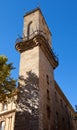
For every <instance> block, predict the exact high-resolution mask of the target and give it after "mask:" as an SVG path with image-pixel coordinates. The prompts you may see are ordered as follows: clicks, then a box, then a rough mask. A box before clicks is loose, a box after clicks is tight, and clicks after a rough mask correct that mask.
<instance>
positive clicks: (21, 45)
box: [15, 30, 58, 68]
mask: <svg viewBox="0 0 77 130" xmlns="http://www.w3.org/2000/svg"><path fill="white" fill-rule="evenodd" d="M49 42H50V41H49V40H48V38H47V35H46V33H44V32H43V31H41V30H36V31H34V32H33V33H32V34H30V35H28V36H24V37H19V38H17V39H16V45H15V48H16V50H18V51H19V52H20V53H21V52H23V51H25V50H28V49H31V48H33V47H34V46H37V45H40V47H41V48H42V49H43V50H44V52H45V53H46V52H47V53H48V54H47V55H51V56H52V59H53V62H54V63H55V64H56V65H55V67H57V66H58V57H57V56H56V55H55V53H54V52H53V49H52V48H51V46H50V43H49ZM55 67H54V68H55Z"/></svg>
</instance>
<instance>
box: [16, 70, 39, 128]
mask: <svg viewBox="0 0 77 130" xmlns="http://www.w3.org/2000/svg"><path fill="white" fill-rule="evenodd" d="M38 83H39V79H38V77H37V75H36V74H35V73H32V71H29V72H27V77H26V78H25V77H24V76H20V77H19V86H18V88H19V92H18V98H17V112H16V117H15V129H14V130H38V112H39V88H38Z"/></svg>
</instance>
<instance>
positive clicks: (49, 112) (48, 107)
mask: <svg viewBox="0 0 77 130" xmlns="http://www.w3.org/2000/svg"><path fill="white" fill-rule="evenodd" d="M50 114H51V110H50V106H48V105H47V117H48V119H50Z"/></svg>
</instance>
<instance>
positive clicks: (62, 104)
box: [60, 99, 63, 107]
mask: <svg viewBox="0 0 77 130" xmlns="http://www.w3.org/2000/svg"><path fill="white" fill-rule="evenodd" d="M60 103H61V107H63V101H62V99H61V100H60Z"/></svg>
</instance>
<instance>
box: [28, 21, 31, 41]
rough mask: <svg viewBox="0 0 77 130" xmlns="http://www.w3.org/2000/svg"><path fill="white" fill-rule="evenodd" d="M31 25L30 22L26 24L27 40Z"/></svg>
mask: <svg viewBox="0 0 77 130" xmlns="http://www.w3.org/2000/svg"><path fill="white" fill-rule="evenodd" d="M31 24H32V21H30V22H29V23H28V26H27V39H29V36H30V26H31Z"/></svg>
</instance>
